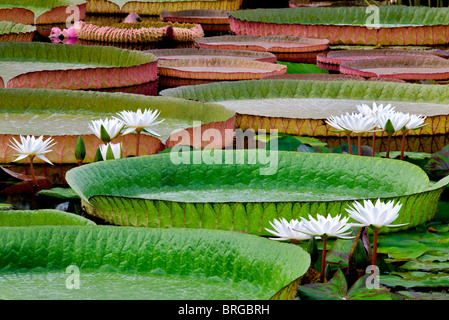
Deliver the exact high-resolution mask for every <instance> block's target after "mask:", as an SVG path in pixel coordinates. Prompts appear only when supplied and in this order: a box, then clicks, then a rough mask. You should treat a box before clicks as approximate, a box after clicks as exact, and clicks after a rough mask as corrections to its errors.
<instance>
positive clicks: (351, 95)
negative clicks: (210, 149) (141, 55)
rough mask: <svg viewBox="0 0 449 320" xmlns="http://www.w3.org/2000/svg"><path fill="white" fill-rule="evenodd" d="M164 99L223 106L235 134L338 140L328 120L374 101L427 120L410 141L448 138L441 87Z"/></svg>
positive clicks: (265, 87)
mask: <svg viewBox="0 0 449 320" xmlns="http://www.w3.org/2000/svg"><path fill="white" fill-rule="evenodd" d="M160 95H163V96H172V97H178V98H184V99H190V100H197V101H203V102H217V103H219V104H222V105H224V106H226V107H227V108H229V109H231V110H234V111H235V112H236V113H237V115H236V128H240V129H242V130H247V129H253V130H256V131H257V130H259V129H265V130H270V129H277V130H278V131H279V132H282V133H289V134H294V135H298V136H335V135H338V133H334V132H331V130H330V128H329V126H327V125H326V124H325V122H324V119H326V118H328V117H329V116H331V115H341V114H344V113H346V112H350V113H351V112H357V109H356V106H357V105H358V104H361V103H366V104H368V105H372V103H373V101H374V102H376V103H383V104H388V103H391V104H392V105H393V106H395V107H396V110H398V111H402V112H405V113H407V112H410V113H416V114H423V115H426V116H427V119H426V123H427V125H426V126H425V127H423V128H422V129H419V130H416V131H412V132H411V133H410V136H411V135H436V134H446V133H449V121H448V120H449V119H448V116H447V114H448V113H449V109H447V108H448V103H449V95H448V91H447V88H446V87H445V86H441V85H426V86H423V85H419V84H410V83H396V82H383V81H306V80H284V79H282V80H264V79H260V80H248V81H238V82H222V83H219V84H217V83H211V84H203V85H198V86H195V87H180V88H173V89H166V90H163V91H161V92H160ZM273 106H276V107H275V108H274V107H273ZM376 135H378V136H382V135H384V133H381V132H378V133H376ZM340 143H341V142H340ZM413 151H418V150H415V149H413ZM426 152H428V151H426Z"/></svg>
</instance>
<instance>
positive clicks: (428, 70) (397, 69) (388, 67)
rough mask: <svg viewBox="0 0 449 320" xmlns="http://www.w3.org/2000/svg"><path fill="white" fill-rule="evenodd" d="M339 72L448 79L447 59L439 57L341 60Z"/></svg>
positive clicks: (370, 75)
mask: <svg viewBox="0 0 449 320" xmlns="http://www.w3.org/2000/svg"><path fill="white" fill-rule="evenodd" d="M340 72H341V73H344V74H349V75H355V76H362V77H381V78H393V79H402V80H426V79H433V80H445V79H449V61H448V60H446V59H443V58H439V57H426V58H420V59H416V58H394V59H384V58H375V59H368V60H356V61H347V62H343V63H341V64H340Z"/></svg>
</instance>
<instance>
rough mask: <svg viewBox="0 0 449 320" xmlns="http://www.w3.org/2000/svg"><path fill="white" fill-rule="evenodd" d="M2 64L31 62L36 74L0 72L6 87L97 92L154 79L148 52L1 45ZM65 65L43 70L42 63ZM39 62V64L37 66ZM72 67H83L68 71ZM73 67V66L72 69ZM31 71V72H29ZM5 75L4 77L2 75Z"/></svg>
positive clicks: (153, 60)
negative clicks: (35, 67)
mask: <svg viewBox="0 0 449 320" xmlns="http://www.w3.org/2000/svg"><path fill="white" fill-rule="evenodd" d="M0 56H1V57H2V60H3V61H5V60H6V61H5V62H4V63H8V62H7V61H11V62H18V63H20V62H28V63H30V62H33V63H35V64H36V65H37V66H39V67H42V69H41V70H39V69H38V70H39V71H34V72H27V71H26V70H27V69H25V71H22V73H20V72H18V71H17V70H15V71H14V72H12V73H11V70H9V72H8V69H7V68H6V69H7V70H6V71H3V72H0V76H1V77H5V76H6V77H9V78H10V80H9V81H4V82H7V83H5V85H6V86H7V87H8V88H23V87H25V88H52V89H101V88H111V87H112V88H115V87H126V86H133V85H137V84H142V83H148V82H151V81H154V80H156V79H157V65H156V64H157V58H156V57H155V56H153V55H151V54H149V53H144V52H140V51H136V50H126V49H119V48H115V47H109V46H105V47H97V46H53V45H52V44H51V43H39V42H2V43H0ZM47 62H51V63H60V64H64V63H68V64H69V65H65V67H61V68H59V69H57V70H55V69H54V68H53V70H47V69H46V65H45V63H47ZM39 63H41V65H39ZM73 64H78V65H86V66H85V67H84V68H75V69H72V66H73ZM73 68H74V67H73ZM32 70H34V69H32ZM4 72H6V75H5V74H4Z"/></svg>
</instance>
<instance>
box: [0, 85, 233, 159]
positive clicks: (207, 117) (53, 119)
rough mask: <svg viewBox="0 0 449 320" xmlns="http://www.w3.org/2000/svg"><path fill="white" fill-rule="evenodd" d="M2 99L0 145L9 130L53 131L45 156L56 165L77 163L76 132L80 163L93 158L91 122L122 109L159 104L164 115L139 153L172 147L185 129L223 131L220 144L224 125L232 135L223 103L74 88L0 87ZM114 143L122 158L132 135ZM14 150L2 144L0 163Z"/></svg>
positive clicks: (133, 138)
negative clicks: (80, 148) (82, 149)
mask: <svg viewBox="0 0 449 320" xmlns="http://www.w3.org/2000/svg"><path fill="white" fill-rule="evenodd" d="M0 104H1V106H2V108H1V111H0V141H1V142H0V144H4V145H5V146H6V145H7V144H8V143H9V140H10V139H11V136H12V135H13V136H15V137H16V139H18V137H17V136H18V135H36V136H38V135H45V136H51V137H52V138H53V139H54V140H55V142H57V144H56V145H55V146H54V148H52V152H50V153H48V154H46V156H47V158H48V159H49V160H50V161H52V162H53V163H59V164H61V163H77V159H76V157H75V149H76V145H77V141H78V138H79V136H80V135H82V138H83V141H84V144H85V149H86V157H85V159H84V162H92V161H93V159H94V156H95V151H96V147H97V145H98V144H99V143H100V140H99V139H98V138H97V137H96V136H95V135H93V133H92V131H91V130H90V128H89V124H90V121H91V120H96V119H104V118H111V117H112V116H116V113H117V112H120V111H123V110H131V111H136V110H138V109H151V110H154V109H157V110H159V111H160V115H159V117H160V119H165V120H164V121H163V122H162V123H160V124H158V125H155V126H153V127H152V128H153V130H155V131H156V132H157V133H159V134H160V135H161V136H160V137H159V138H156V137H152V136H150V135H148V134H142V136H141V143H142V145H141V149H140V150H141V152H140V154H142V155H143V154H153V153H157V152H158V151H160V150H162V149H163V148H164V144H165V145H166V146H167V147H170V146H171V145H170V144H172V145H173V144H175V143H177V142H178V139H179V138H178V135H179V134H181V133H184V131H183V130H184V129H186V130H189V129H190V128H192V127H196V126H202V127H206V128H210V129H217V130H218V131H219V132H220V133H221V134H222V136H223V139H217V143H224V141H225V138H224V137H225V134H226V132H227V131H226V130H228V132H230V134H231V135H232V134H233V132H232V130H233V128H234V112H233V111H231V110H228V109H226V108H224V107H223V106H220V105H217V104H210V103H207V104H204V103H199V102H196V101H187V100H183V99H175V98H169V97H154V96H144V95H134V94H126V93H107V92H95V91H77V90H51V89H14V90H10V89H0ZM43 123H45V125H42V124H43ZM172 138H173V139H172ZM214 138H215V137H214ZM209 139H210V140H212V139H211V138H209ZM192 140H193V139H192ZM199 140H200V143H204V145H205V146H206V145H208V144H209V143H211V142H215V141H207V140H206V139H204V140H205V141H201V140H202V139H201V136H200V139H199ZM218 140H221V141H220V142H218ZM113 142H114V143H118V142H122V150H123V156H124V157H127V156H129V155H131V154H133V155H134V154H135V143H136V135H135V134H129V135H125V136H119V137H117V139H116V140H114V141H113ZM185 143H186V144H190V143H192V141H190V140H189V141H185ZM15 153H16V151H14V150H13V149H12V148H3V149H2V150H1V151H0V162H3V163H10V162H12V161H13V160H14V159H15V157H14V154H15Z"/></svg>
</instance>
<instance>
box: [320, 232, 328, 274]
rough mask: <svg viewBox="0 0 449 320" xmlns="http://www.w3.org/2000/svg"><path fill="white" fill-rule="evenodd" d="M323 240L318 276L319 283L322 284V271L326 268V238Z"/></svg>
mask: <svg viewBox="0 0 449 320" xmlns="http://www.w3.org/2000/svg"><path fill="white" fill-rule="evenodd" d="M322 239H323V253H322V255H321V274H320V281H321V282H324V270H325V268H326V242H327V238H322Z"/></svg>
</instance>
